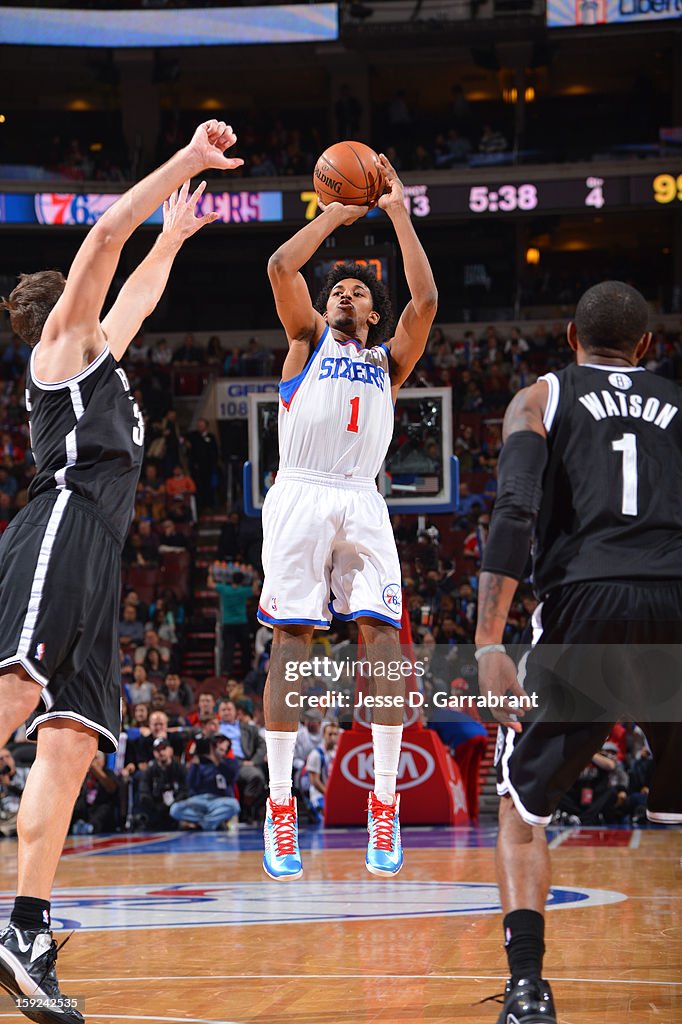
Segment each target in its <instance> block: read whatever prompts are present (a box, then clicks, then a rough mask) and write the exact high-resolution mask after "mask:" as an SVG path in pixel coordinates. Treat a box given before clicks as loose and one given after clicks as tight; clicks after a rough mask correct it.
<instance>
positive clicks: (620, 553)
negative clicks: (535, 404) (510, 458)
mask: <svg viewBox="0 0 682 1024" xmlns="http://www.w3.org/2000/svg"><path fill="white" fill-rule="evenodd" d="M541 379H542V380H545V381H546V382H547V384H548V386H549V399H548V402H547V408H546V412H545V428H546V430H547V436H548V446H549V461H548V465H547V469H546V471H545V477H544V486H543V498H542V505H541V508H540V513H539V516H538V520H537V524H536V533H535V545H534V555H533V565H534V570H533V575H534V581H535V586H536V590H537V592H538V594H539V595H540V596H543V595H544V594H546V593H547V592H548V591H549V590H550V589H552V588H553V587H556V586H561V585H563V584H566V583H577V582H581V581H586V580H618V579H622V580H634V579H644V580H658V579H682V415H681V414H680V405H681V404H682V391H681V390H680V389H679V388H677V386H676V385H675V384H673V383H672V382H671V381H668V380H665V379H663V378H661V377H657V376H655V375H654V374H652V373H649V372H648V371H646V370H644V369H640V368H631V367H616V366H603V367H602V366H598V365H591V364H587V365H585V364H583V365H577V364H574V365H572V366H568V367H566V368H565V369H563V370H560V371H558V372H557V373H549V374H546V375H545V376H544V377H542V378H541Z"/></svg>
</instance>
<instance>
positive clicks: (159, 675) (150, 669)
mask: <svg viewBox="0 0 682 1024" xmlns="http://www.w3.org/2000/svg"><path fill="white" fill-rule="evenodd" d="M143 667H144V669H145V670H146V672H147V678H148V679H149V682H150V683H151V684H152V685H153V686H155V687H158V686H160V684H161V683H162V681H163V677H164V675H165V673H166V669H167V667H168V666H167V665H164V663H163V662H162V660H161V655H160V654H159V651H158V649H157V648H156V647H150V649H149V650H148V651H147V656H146V658H145V659H144V666H143ZM157 697H161V698H163V700H164V701H165V700H166V698H165V697H164V696H163V694H162V693H155V694H154V695H153V697H152V707H153V708H156V707H159V705H158V704H157V703H156V698H157ZM164 707H165V705H164Z"/></svg>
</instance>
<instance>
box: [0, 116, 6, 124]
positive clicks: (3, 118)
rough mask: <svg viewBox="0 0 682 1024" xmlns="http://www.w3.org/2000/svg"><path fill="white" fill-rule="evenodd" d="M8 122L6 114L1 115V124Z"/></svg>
mask: <svg viewBox="0 0 682 1024" xmlns="http://www.w3.org/2000/svg"><path fill="white" fill-rule="evenodd" d="M6 120H7V118H6V117H5V115H4V114H0V124H4V123H5V121H6Z"/></svg>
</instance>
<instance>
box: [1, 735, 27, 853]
mask: <svg viewBox="0 0 682 1024" xmlns="http://www.w3.org/2000/svg"><path fill="white" fill-rule="evenodd" d="M28 773H29V768H28V767H21V768H17V763H16V761H15V760H14V756H13V754H12V753H11V752H10V751H9V750H8V749H7V747H3V748H2V750H0V836H15V835H16V834H17V815H18V814H19V804H20V802H21V794H22V793H23V792H24V786H25V785H26V779H27V778H28Z"/></svg>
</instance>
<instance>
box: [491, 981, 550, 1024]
mask: <svg viewBox="0 0 682 1024" xmlns="http://www.w3.org/2000/svg"><path fill="white" fill-rule="evenodd" d="M497 1024H557V1020H556V1010H555V1009H554V1000H553V999H552V990H551V988H550V987H549V983H548V982H546V981H545V980H544V978H521V979H520V980H519V981H517V983H516V985H514V986H512V983H511V979H510V980H509V981H508V982H507V985H506V988H505V990H504V1009H503V1010H502V1013H501V1014H500V1016H499V1017H498V1018H497Z"/></svg>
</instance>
